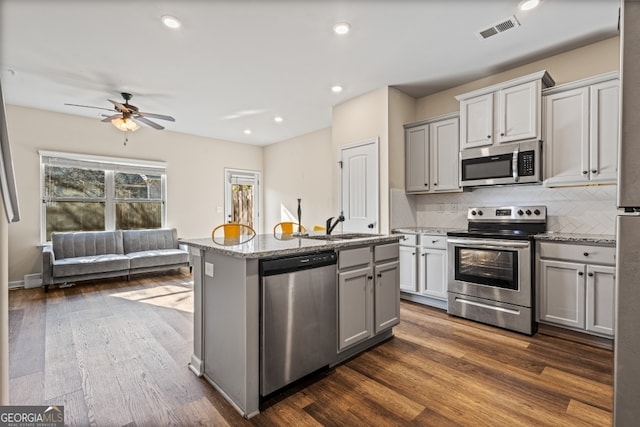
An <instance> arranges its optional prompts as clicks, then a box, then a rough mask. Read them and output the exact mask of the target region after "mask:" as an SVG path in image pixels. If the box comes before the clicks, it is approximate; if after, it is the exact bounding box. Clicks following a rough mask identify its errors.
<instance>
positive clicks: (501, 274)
mask: <svg viewBox="0 0 640 427" xmlns="http://www.w3.org/2000/svg"><path fill="white" fill-rule="evenodd" d="M447 242H448V243H447V244H448V254H449V283H448V291H449V292H455V293H457V294H461V295H470V296H475V297H479V298H484V299H488V300H492V301H499V302H503V303H508V304H514V305H519V306H523V307H531V306H532V293H533V292H532V279H531V274H532V270H531V252H532V251H531V242H530V241H528V240H527V241H524V240H500V239H491V238H480V239H479V238H449V239H448V241H447Z"/></svg>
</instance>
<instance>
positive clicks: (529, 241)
mask: <svg viewBox="0 0 640 427" xmlns="http://www.w3.org/2000/svg"><path fill="white" fill-rule="evenodd" d="M467 219H468V221H469V225H468V230H467V231H454V232H449V233H447V236H448V238H447V246H448V256H449V283H448V289H447V290H448V308H447V312H448V313H449V314H452V315H455V316H460V317H464V318H466V319H471V320H475V321H478V322H482V323H487V324H490V325H494V326H499V327H501V328H505V329H509V330H513V331H517V332H521V333H524V334H528V335H533V334H534V333H535V332H536V331H537V323H536V322H535V308H534V302H535V297H534V288H535V278H534V273H535V268H534V264H533V262H534V251H535V242H534V238H533V236H534V235H535V234H538V233H542V232H544V231H546V228H547V208H546V206H506V207H481V208H469V211H468V214H467Z"/></svg>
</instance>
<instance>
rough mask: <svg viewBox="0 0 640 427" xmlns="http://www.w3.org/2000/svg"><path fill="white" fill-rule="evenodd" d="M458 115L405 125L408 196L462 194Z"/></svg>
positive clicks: (406, 186) (406, 185)
mask: <svg viewBox="0 0 640 427" xmlns="http://www.w3.org/2000/svg"><path fill="white" fill-rule="evenodd" d="M459 132H460V124H459V119H458V116H457V114H455V115H448V116H441V117H439V118H435V119H432V120H427V121H423V122H420V123H414V124H411V125H405V188H406V192H407V193H440V192H452V191H461V187H460V183H459V176H458V163H459V157H458V152H459V140H460V138H459Z"/></svg>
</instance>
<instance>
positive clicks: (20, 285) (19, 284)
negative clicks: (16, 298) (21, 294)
mask: <svg viewBox="0 0 640 427" xmlns="http://www.w3.org/2000/svg"><path fill="white" fill-rule="evenodd" d="M22 288H24V280H16V281H15V282H9V289H22Z"/></svg>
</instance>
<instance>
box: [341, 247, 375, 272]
mask: <svg viewBox="0 0 640 427" xmlns="http://www.w3.org/2000/svg"><path fill="white" fill-rule="evenodd" d="M369 264H371V247H370V246H366V247H364V248H356V249H347V250H344V251H340V252H339V253H338V269H339V270H343V269H345V268H353V267H361V266H367V265H369Z"/></svg>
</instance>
